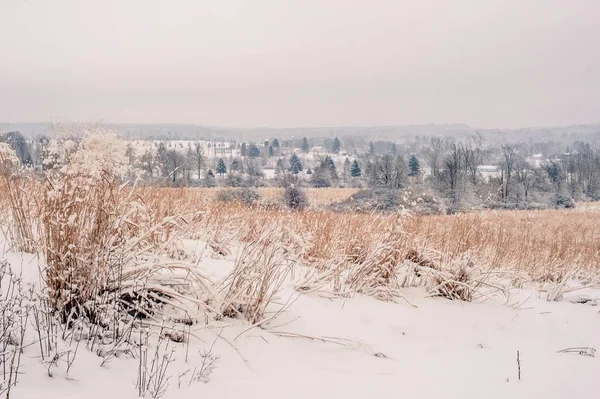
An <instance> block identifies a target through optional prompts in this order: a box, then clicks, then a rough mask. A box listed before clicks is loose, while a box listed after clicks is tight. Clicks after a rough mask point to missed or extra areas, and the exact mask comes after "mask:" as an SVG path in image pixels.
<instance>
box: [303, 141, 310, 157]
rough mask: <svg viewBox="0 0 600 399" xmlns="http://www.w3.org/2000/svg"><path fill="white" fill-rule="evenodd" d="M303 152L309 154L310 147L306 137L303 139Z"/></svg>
mask: <svg viewBox="0 0 600 399" xmlns="http://www.w3.org/2000/svg"><path fill="white" fill-rule="evenodd" d="M302 152H304V153H307V154H308V153H309V152H310V146H309V145H308V139H307V138H306V137H304V138H302Z"/></svg>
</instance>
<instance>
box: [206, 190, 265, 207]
mask: <svg viewBox="0 0 600 399" xmlns="http://www.w3.org/2000/svg"><path fill="white" fill-rule="evenodd" d="M216 200H217V201H220V202H241V203H244V204H246V205H254V204H256V203H257V202H258V201H259V200H260V193H259V192H258V190H257V189H256V188H253V187H241V188H236V189H223V190H219V191H218V192H217V196H216Z"/></svg>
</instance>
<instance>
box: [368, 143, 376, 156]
mask: <svg viewBox="0 0 600 399" xmlns="http://www.w3.org/2000/svg"><path fill="white" fill-rule="evenodd" d="M369 154H371V155H375V145H374V144H373V142H372V141H369Z"/></svg>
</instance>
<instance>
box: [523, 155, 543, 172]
mask: <svg viewBox="0 0 600 399" xmlns="http://www.w3.org/2000/svg"><path fill="white" fill-rule="evenodd" d="M543 160H544V156H543V155H542V154H532V155H530V156H528V157H527V158H525V162H527V163H528V164H529V165H530V166H531V167H533V168H536V169H537V168H540V167H541V166H542V161H543Z"/></svg>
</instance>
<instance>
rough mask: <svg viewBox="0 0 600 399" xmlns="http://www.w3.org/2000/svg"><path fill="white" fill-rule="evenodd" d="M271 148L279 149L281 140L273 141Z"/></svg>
mask: <svg viewBox="0 0 600 399" xmlns="http://www.w3.org/2000/svg"><path fill="white" fill-rule="evenodd" d="M271 146H273V148H279V140H277V139H273V142H272V143H271Z"/></svg>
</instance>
